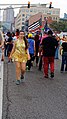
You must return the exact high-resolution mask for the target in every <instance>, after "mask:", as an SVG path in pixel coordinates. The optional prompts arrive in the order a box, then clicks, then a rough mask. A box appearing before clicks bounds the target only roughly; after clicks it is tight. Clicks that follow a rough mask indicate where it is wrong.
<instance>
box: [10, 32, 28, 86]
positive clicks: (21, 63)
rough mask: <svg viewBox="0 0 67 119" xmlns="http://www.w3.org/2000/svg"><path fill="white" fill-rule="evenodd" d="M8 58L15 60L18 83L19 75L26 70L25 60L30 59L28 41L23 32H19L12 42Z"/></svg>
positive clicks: (17, 80)
mask: <svg viewBox="0 0 67 119" xmlns="http://www.w3.org/2000/svg"><path fill="white" fill-rule="evenodd" d="M10 58H12V59H13V60H14V61H15V64H16V84H17V85H19V84H20V75H21V74H22V75H23V78H24V73H25V70H26V62H27V60H29V59H30V55H29V52H28V42H27V39H26V38H25V36H24V32H23V31H20V32H19V38H18V39H17V40H16V41H15V42H14V45H13V49H12V52H11V54H10Z"/></svg>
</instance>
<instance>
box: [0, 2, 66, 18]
mask: <svg viewBox="0 0 67 119" xmlns="http://www.w3.org/2000/svg"><path fill="white" fill-rule="evenodd" d="M28 1H30V4H37V3H41V4H47V6H48V4H49V3H50V2H52V7H54V8H60V17H61V18H63V17H64V13H67V0H0V4H27V3H28ZM5 7H6V6H5ZM0 8H4V6H0ZM18 12H19V10H18V9H15V16H16V15H17V13H18ZM0 17H2V11H1V13H0ZM0 19H1V18H0Z"/></svg>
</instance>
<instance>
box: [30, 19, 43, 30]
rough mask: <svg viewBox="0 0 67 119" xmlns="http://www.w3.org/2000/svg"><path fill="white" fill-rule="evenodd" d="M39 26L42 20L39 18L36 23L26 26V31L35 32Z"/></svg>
mask: <svg viewBox="0 0 67 119" xmlns="http://www.w3.org/2000/svg"><path fill="white" fill-rule="evenodd" d="M41 25H42V19H41V18H40V19H39V20H38V21H36V22H34V23H33V24H31V25H30V26H28V31H30V32H35V31H37V30H38V29H39V28H40V27H41Z"/></svg>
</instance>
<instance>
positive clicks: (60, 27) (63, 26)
mask: <svg viewBox="0 0 67 119" xmlns="http://www.w3.org/2000/svg"><path fill="white" fill-rule="evenodd" d="M50 27H51V28H52V29H53V30H54V31H58V32H62V31H64V32H67V21H59V22H57V21H54V22H52V23H51V24H50Z"/></svg>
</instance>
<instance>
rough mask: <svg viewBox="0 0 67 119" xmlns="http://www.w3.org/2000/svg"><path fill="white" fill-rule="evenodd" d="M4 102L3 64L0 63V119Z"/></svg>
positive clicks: (0, 118)
mask: <svg viewBox="0 0 67 119" xmlns="http://www.w3.org/2000/svg"><path fill="white" fill-rule="evenodd" d="M0 55H1V54H0ZM0 60H1V57H0ZM2 101H3V62H1V61H0V119H2Z"/></svg>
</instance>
